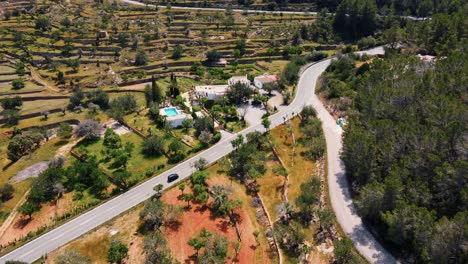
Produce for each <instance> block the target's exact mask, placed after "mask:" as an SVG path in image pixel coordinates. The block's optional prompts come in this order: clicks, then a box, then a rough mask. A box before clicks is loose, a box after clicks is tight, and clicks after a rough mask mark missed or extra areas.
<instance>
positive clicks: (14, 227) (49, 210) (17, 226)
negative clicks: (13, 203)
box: [0, 193, 72, 246]
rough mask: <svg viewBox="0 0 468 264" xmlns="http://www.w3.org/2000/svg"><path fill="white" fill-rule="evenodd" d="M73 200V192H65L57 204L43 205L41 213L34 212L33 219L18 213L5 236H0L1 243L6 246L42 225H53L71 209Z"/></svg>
mask: <svg viewBox="0 0 468 264" xmlns="http://www.w3.org/2000/svg"><path fill="white" fill-rule="evenodd" d="M71 200H72V194H71V193H68V194H65V195H64V196H63V197H62V198H61V199H59V200H58V202H57V205H54V204H47V205H43V206H42V208H41V210H40V212H39V213H36V214H33V217H32V219H28V217H27V216H22V215H21V214H17V215H16V217H15V219H14V220H13V223H12V224H11V225H10V226H9V227H8V228H7V229H6V231H5V233H4V234H3V236H2V237H0V245H2V246H6V245H7V244H9V243H11V242H14V241H18V240H20V239H21V238H22V237H24V236H26V235H27V234H28V233H29V232H36V231H37V230H38V229H39V228H41V227H44V226H48V225H51V224H52V223H53V222H54V219H55V218H56V217H58V216H61V215H63V214H64V213H65V212H67V211H69V210H70V204H71Z"/></svg>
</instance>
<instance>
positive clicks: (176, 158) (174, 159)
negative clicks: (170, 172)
mask: <svg viewBox="0 0 468 264" xmlns="http://www.w3.org/2000/svg"><path fill="white" fill-rule="evenodd" d="M185 157H186V155H185V154H184V153H177V154H174V155H172V156H171V157H170V158H169V160H168V162H169V163H177V162H179V161H182V160H183V159H185Z"/></svg>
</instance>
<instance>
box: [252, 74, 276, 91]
mask: <svg viewBox="0 0 468 264" xmlns="http://www.w3.org/2000/svg"><path fill="white" fill-rule="evenodd" d="M277 81H278V76H276V75H275V74H269V73H264V74H263V75H260V76H257V77H255V78H254V85H255V87H257V88H258V89H263V86H264V85H265V84H267V83H275V82H277Z"/></svg>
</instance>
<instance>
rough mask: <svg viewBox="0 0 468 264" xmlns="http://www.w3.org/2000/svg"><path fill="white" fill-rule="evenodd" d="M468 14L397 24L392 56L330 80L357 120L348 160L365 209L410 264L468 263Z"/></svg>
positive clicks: (335, 66) (326, 86) (339, 68)
mask: <svg viewBox="0 0 468 264" xmlns="http://www.w3.org/2000/svg"><path fill="white" fill-rule="evenodd" d="M466 17H467V16H466V11H464V10H459V11H457V12H456V13H454V14H451V15H450V14H437V15H435V16H434V17H433V18H432V19H431V20H427V21H424V22H419V23H417V24H416V23H415V24H413V23H408V24H406V25H405V26H404V27H403V28H400V27H399V26H397V25H396V26H394V27H392V28H390V29H389V30H387V31H386V32H385V34H386V36H385V38H386V39H387V40H388V41H389V43H390V44H391V45H390V48H389V49H388V51H387V55H386V57H385V58H384V59H374V60H373V61H372V62H369V63H364V64H362V63H361V64H360V66H359V67H356V65H357V62H356V60H359V59H360V60H363V58H356V57H354V56H343V57H342V58H340V59H339V60H336V61H334V62H333V63H332V64H331V66H330V67H329V68H328V69H327V72H326V73H325V75H324V80H323V86H322V92H325V96H326V97H328V98H329V99H332V100H335V102H338V103H337V105H338V108H339V109H340V110H344V111H346V113H347V114H348V115H349V126H348V128H347V130H346V133H345V138H344V150H343V159H344V162H345V164H346V169H347V173H348V177H349V178H350V180H351V181H352V183H353V193H354V194H355V195H356V200H355V202H356V205H357V209H358V212H359V213H360V214H361V215H362V216H363V217H364V218H365V219H366V221H367V222H368V223H369V224H370V225H371V226H372V227H373V229H374V230H375V231H376V232H377V233H378V234H379V235H380V237H381V239H382V240H384V241H386V242H387V243H388V244H391V245H393V247H394V248H396V249H397V250H398V251H399V252H402V254H401V257H402V258H404V259H405V260H408V261H410V262H417V263H466V262H467V261H468V250H467V245H468V230H467V227H466V225H467V223H468V211H467V209H468V208H467V205H468V185H467V184H468V171H467V170H468V162H467V155H468V152H467V144H468V142H467V136H468V135H467V132H466V131H468V127H467V121H468V112H467V110H468V107H467V98H468V93H467V87H468V78H467V76H468V74H467V73H468V64H467V62H468V55H467V54H466V52H465V50H464V48H463V47H464V45H466V32H465V29H464V27H463V25H466ZM424 29H425V30H424ZM392 39H393V41H392ZM402 41H403V42H402ZM392 43H393V44H394V45H392ZM396 43H404V47H403V48H399V49H397V45H396ZM415 52H423V53H428V54H433V55H438V57H437V59H436V61H435V62H427V61H426V62H423V61H421V60H419V59H418V58H417V57H416V56H410V55H411V54H414V53H415ZM402 53H403V54H402ZM365 59H367V58H364V60H365Z"/></svg>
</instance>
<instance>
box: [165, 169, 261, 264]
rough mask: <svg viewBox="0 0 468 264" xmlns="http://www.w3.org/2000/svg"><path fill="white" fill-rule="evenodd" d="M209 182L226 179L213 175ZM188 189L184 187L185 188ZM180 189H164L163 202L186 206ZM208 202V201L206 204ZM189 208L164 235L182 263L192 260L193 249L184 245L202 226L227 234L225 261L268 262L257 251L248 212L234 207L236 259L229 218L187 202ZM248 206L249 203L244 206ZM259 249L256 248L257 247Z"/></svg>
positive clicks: (222, 181)
mask: <svg viewBox="0 0 468 264" xmlns="http://www.w3.org/2000/svg"><path fill="white" fill-rule="evenodd" d="M209 183H210V185H219V184H224V185H229V180H227V179H225V178H224V177H216V179H210V180H209ZM185 192H187V190H185ZM180 195H181V192H180V190H178V189H176V188H174V189H172V190H169V191H168V192H166V193H165V194H164V195H163V197H162V199H163V200H164V201H165V202H166V203H170V204H175V205H181V206H186V205H187V203H186V202H184V201H182V200H180V199H179V197H180ZM210 202H211V201H208V205H209V203H210ZM190 205H191V208H190V209H186V210H185V211H184V213H183V214H182V217H181V219H180V222H179V223H180V224H179V225H177V226H174V227H173V228H167V229H166V231H165V235H164V237H165V238H166V239H167V241H168V244H169V247H170V248H171V250H172V256H173V257H174V258H176V259H177V260H178V261H180V262H181V263H195V261H194V259H193V258H191V257H192V256H193V255H194V254H195V251H194V250H193V248H192V247H190V246H189V245H188V244H187V241H188V240H189V239H190V238H192V237H195V236H196V235H198V233H200V231H201V230H202V229H203V228H206V229H207V230H208V231H210V232H212V233H219V234H221V235H222V236H224V237H226V238H227V239H228V241H229V253H228V258H227V262H228V263H231V262H236V263H269V259H268V255H267V253H266V252H262V254H260V257H258V256H257V254H256V252H255V251H256V245H257V242H256V241H255V237H254V236H253V232H254V231H255V227H254V225H253V223H252V219H250V217H249V215H248V214H247V212H245V211H244V210H242V209H240V210H237V213H238V214H239V219H240V220H239V222H238V226H239V230H240V231H241V239H242V244H241V249H240V251H239V254H238V255H237V257H236V259H234V260H233V257H234V254H235V249H234V248H235V244H236V242H237V234H236V231H235V228H234V227H233V226H232V225H231V223H230V221H229V219H228V218H214V217H213V216H212V214H211V211H210V209H209V208H206V207H203V206H201V205H198V204H192V203H191V204H190ZM243 206H249V205H243ZM258 250H259V249H258Z"/></svg>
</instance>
